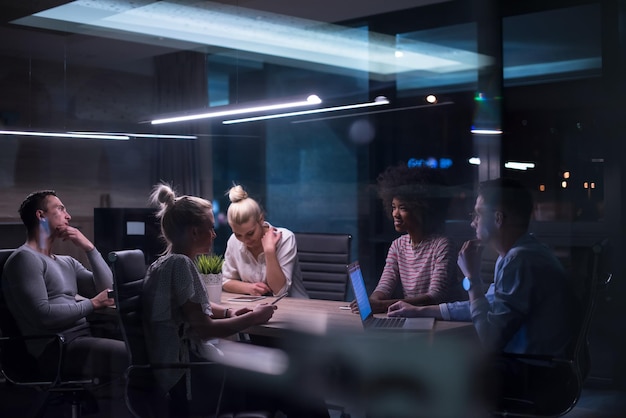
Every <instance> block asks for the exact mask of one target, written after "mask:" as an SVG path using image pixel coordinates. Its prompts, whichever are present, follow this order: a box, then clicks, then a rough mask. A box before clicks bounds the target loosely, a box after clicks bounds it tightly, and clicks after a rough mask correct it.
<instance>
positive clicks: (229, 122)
mask: <svg viewBox="0 0 626 418" xmlns="http://www.w3.org/2000/svg"><path fill="white" fill-rule="evenodd" d="M386 104H389V100H388V99H387V98H386V97H384V96H378V97H377V98H376V99H374V101H373V102H367V103H357V104H351V105H344V106H335V107H324V108H321V109H311V110H301V111H298V112H288V113H275V114H272V115H264V116H255V117H251V118H243V119H230V120H225V121H223V122H222V123H223V124H224V125H232V124H234V123H245V122H256V121H259V120H266V119H277V118H287V117H292V116H301V115H310V114H313V113H324V112H335V111H338V110H348V109H359V108H363V107H371V106H381V105H386Z"/></svg>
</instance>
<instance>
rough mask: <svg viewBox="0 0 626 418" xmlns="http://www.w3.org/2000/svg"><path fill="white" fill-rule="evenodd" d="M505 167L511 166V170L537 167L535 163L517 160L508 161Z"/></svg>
mask: <svg viewBox="0 0 626 418" xmlns="http://www.w3.org/2000/svg"><path fill="white" fill-rule="evenodd" d="M504 167H505V168H510V169H511V170H524V171H526V170H528V169H529V168H535V163H521V162H517V161H507V162H506V163H504Z"/></svg>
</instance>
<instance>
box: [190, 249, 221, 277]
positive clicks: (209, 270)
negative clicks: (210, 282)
mask: <svg viewBox="0 0 626 418" xmlns="http://www.w3.org/2000/svg"><path fill="white" fill-rule="evenodd" d="M223 264H224V257H223V256H221V255H215V254H211V255H207V254H200V255H199V256H198V257H197V258H196V266H198V271H199V272H200V273H202V274H217V273H221V272H222V265H223Z"/></svg>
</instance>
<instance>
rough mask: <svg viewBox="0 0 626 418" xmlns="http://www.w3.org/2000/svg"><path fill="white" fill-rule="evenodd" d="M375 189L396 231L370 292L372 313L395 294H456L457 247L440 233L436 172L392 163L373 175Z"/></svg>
mask: <svg viewBox="0 0 626 418" xmlns="http://www.w3.org/2000/svg"><path fill="white" fill-rule="evenodd" d="M377 191H378V195H379V197H380V198H381V199H382V203H383V207H384V209H385V212H386V213H387V214H388V215H389V216H390V218H391V219H392V220H393V226H394V228H395V230H396V231H397V232H399V233H400V234H402V235H401V236H400V237H399V238H397V239H395V240H394V241H393V242H392V243H391V246H390V248H389V251H388V253H387V259H386V261H385V267H384V269H383V272H382V274H381V276H380V280H379V282H378V285H377V286H376V289H375V290H374V292H373V293H372V294H371V296H370V303H371V305H372V310H373V311H374V313H383V312H387V308H389V306H390V305H391V304H393V303H395V302H396V301H398V300H403V301H405V302H408V303H411V304H413V305H432V304H438V303H442V302H450V301H455V300H459V299H461V298H462V296H463V293H462V291H461V290H462V289H461V286H460V283H459V280H458V276H457V266H456V257H457V249H456V248H455V245H454V243H453V242H452V240H451V239H450V238H448V237H446V236H444V235H443V234H442V230H443V225H444V221H445V218H446V214H447V211H448V204H449V197H448V195H447V194H448V188H447V187H446V183H445V181H444V179H443V177H442V176H441V173H440V172H438V171H436V170H435V169H431V168H426V167H414V168H412V167H408V166H407V165H406V164H398V165H395V166H391V167H388V168H387V169H386V170H385V171H383V172H382V173H381V174H380V175H379V176H378V178H377ZM398 287H401V288H402V298H401V299H398V298H393V295H394V293H395V291H396V289H397V288H398ZM353 309H356V306H353Z"/></svg>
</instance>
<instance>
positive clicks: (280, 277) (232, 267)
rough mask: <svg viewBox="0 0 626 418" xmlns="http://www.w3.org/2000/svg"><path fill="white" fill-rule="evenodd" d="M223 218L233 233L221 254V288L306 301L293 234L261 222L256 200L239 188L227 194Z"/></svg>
mask: <svg viewBox="0 0 626 418" xmlns="http://www.w3.org/2000/svg"><path fill="white" fill-rule="evenodd" d="M228 198H229V199H230V201H231V204H230V206H229V207H228V213H227V219H228V224H229V225H230V228H231V229H232V231H233V234H232V235H231V236H230V238H229V239H228V243H227V245H226V253H225V254H224V258H225V261H224V266H223V268H222V275H223V277H224V283H223V289H224V290H225V291H227V292H232V293H242V294H249V295H274V296H280V295H283V294H285V293H287V294H288V295H289V296H292V297H299V298H308V295H307V293H306V290H305V288H304V284H303V283H302V273H301V272H300V265H299V264H298V254H297V252H298V249H297V246H296V239H295V236H294V234H293V233H292V232H291V231H289V230H288V229H286V228H277V227H274V226H272V225H270V224H269V222H266V221H265V216H264V214H263V211H262V210H261V207H260V205H259V204H258V203H257V201H256V200H254V199H252V198H251V197H248V193H247V192H246V191H245V190H244V188H243V187H242V186H241V185H235V186H233V187H232V188H231V189H230V190H229V191H228Z"/></svg>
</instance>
